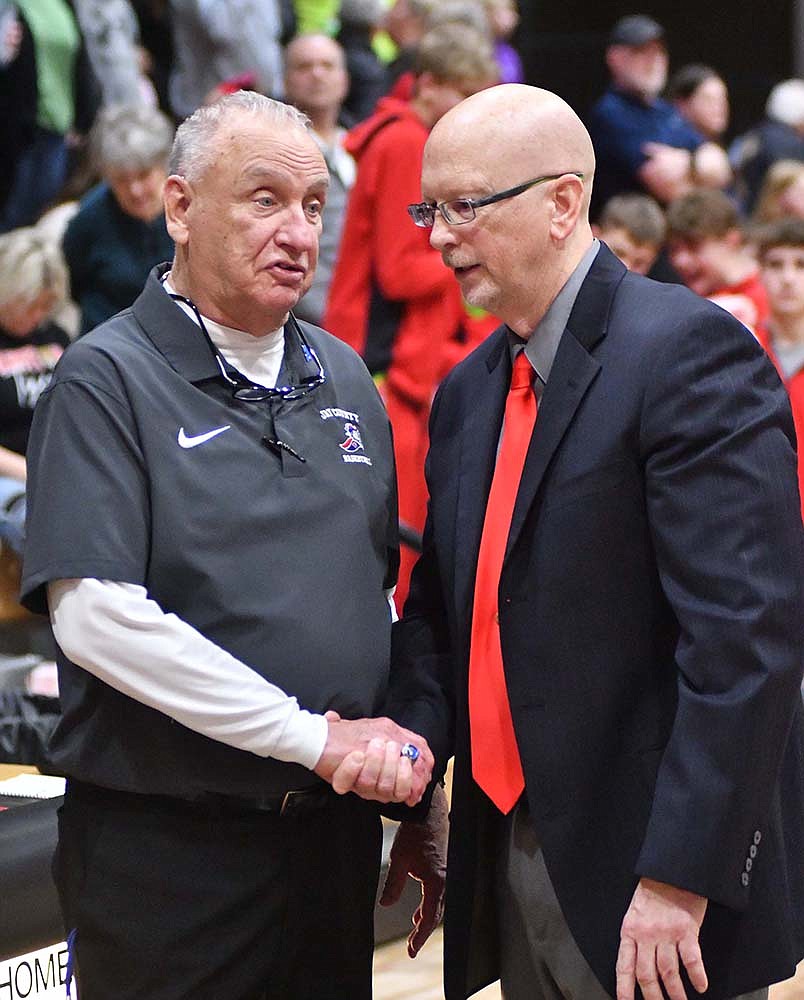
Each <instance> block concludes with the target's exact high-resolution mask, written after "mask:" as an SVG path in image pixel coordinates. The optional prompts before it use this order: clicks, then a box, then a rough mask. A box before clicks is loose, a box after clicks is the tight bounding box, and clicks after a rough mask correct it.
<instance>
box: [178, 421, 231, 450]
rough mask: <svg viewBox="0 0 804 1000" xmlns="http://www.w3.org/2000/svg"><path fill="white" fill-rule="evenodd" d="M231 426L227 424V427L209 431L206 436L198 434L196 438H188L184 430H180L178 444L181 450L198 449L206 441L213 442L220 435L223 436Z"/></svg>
mask: <svg viewBox="0 0 804 1000" xmlns="http://www.w3.org/2000/svg"><path fill="white" fill-rule="evenodd" d="M231 426H232V425H231V424H227V425H226V426H225V427H216V428H215V430H214V431H207V432H206V434H196V435H195V436H194V437H187V435H186V434H185V433H184V428H183V427H180V428H179V436H178V439H177V440H178V442H179V447H180V448H197V447H198V445H199V444H203V443H204V442H205V441H211V440H212V438H214V437H217V436H218V435H219V434H223V432H224V431H228V430H229V428H230V427H231Z"/></svg>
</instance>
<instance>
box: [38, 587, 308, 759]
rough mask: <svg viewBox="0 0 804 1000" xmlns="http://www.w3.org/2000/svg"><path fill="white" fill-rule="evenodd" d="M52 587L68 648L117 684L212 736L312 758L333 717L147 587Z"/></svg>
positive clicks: (273, 753)
mask: <svg viewBox="0 0 804 1000" xmlns="http://www.w3.org/2000/svg"><path fill="white" fill-rule="evenodd" d="M47 595H48V603H49V605H50V617H51V622H52V625H53V634H54V636H55V637H56V642H57V643H58V644H59V646H60V647H61V649H62V650H63V652H64V654H65V655H66V656H68V657H69V658H70V659H71V660H72V661H73V663H77V664H78V665H79V666H81V667H84V669H85V670H88V671H89V672H90V673H92V674H94V675H95V676H96V677H99V678H100V679H101V680H102V681H104V682H105V683H107V684H109V685H110V687H113V688H115V689H116V690H118V691H122V692H123V693H124V694H127V695H129V696H130V697H132V698H135V699H136V700H137V701H141V702H143V704H145V705H150V706H151V707H152V708H155V709H158V710H159V711H160V712H164V713H165V715H168V716H170V717H171V718H172V719H175V720H176V721H177V722H180V723H181V724H182V725H184V726H187V727H188V728H189V729H193V730H195V731H196V732H198V733H201V734H203V735H204V736H208V737H210V738H211V739H214V740H219V741H220V742H222V743H228V744H229V746H233V747H237V748H238V749H240V750H248V751H250V752H251V753H255V754H257V755H258V756H260V757H275V758H277V759H278V760H284V761H295V762H296V763H298V764H302V765H303V766H304V767H307V768H310V769H311V770H312V768H314V767H315V765H316V763H317V762H318V759H319V757H320V756H321V754H322V752H323V750H324V744H325V743H326V739H327V721H326V719H325V718H324V717H323V716H322V715H315V714H313V713H312V712H308V711H306V710H305V709H303V708H300V707H299V704H298V702H297V701H296V699H295V698H293V697H291V696H289V695H287V694H286V693H285V692H284V691H282V690H281V688H278V687H277V686H276V685H275V684H271V683H270V682H269V681H267V680H265V678H264V677H261V676H260V675H259V674H258V673H256V671H254V670H252V669H251V668H250V667H248V666H246V664H245V663H242V662H241V661H240V660H238V659H236V658H235V657H234V656H232V655H231V654H230V653H227V652H226V650H224V649H221V647H220V646H218V645H216V644H215V643H214V642H212V641H211V640H210V639H207V638H206V637H205V636H203V635H202V634H201V633H200V632H199V631H197V630H196V629H194V628H193V627H192V625H189V624H188V623H187V622H185V621H183V620H182V619H181V618H179V617H178V616H177V615H174V614H165V612H164V611H163V610H162V608H160V606H159V605H158V604H157V603H156V601H153V600H151V599H150V598H149V597H148V594H147V591H146V590H145V588H144V587H140V586H138V585H136V584H132V583H117V582H114V581H111V580H93V579H83V580H53V581H51V582H50V583H49V584H48V585H47Z"/></svg>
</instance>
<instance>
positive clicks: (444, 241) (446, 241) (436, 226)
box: [430, 212, 456, 253]
mask: <svg viewBox="0 0 804 1000" xmlns="http://www.w3.org/2000/svg"><path fill="white" fill-rule="evenodd" d="M455 242H456V240H455V231H454V229H453V227H452V226H450V225H448V224H447V223H446V222H444V220H443V218H442V217H441V213H440V212H436V214H435V221H434V222H433V228H432V229H431V230H430V246H431V247H432V248H433V249H434V250H438V251H439V252H440V253H443V252H444V250H445V249H446V248H447V247H448V246H453V245H454V244H455Z"/></svg>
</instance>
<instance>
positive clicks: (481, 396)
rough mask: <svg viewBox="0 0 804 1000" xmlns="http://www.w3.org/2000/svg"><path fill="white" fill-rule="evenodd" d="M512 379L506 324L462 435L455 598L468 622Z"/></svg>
mask: <svg viewBox="0 0 804 1000" xmlns="http://www.w3.org/2000/svg"><path fill="white" fill-rule="evenodd" d="M510 379H511V366H510V364H509V354H508V339H507V334H506V327H501V328H500V329H499V330H498V331H496V333H494V334H492V335H491V338H490V340H489V342H488V349H487V352H486V358H485V365H484V366H483V367H482V368H481V369H480V381H478V382H477V383H476V384H475V385H474V386H473V387H472V388H473V396H472V408H471V413H470V416H469V418H468V419H467V421H466V424H465V425H464V428H463V431H462V433H461V441H460V449H461V450H460V458H459V464H458V497H457V515H456V518H455V602H456V610H457V611H458V615H459V620H464V616H465V614H466V613H467V611H468V608H469V605H470V603H471V600H472V595H473V592H474V576H475V568H476V566H477V554H478V550H479V548H480V536H481V534H482V531H483V519H484V518H485V515H486V499H487V498H488V494H489V488H490V486H491V477H492V474H493V472H494V462H495V459H496V455H497V445H498V442H499V437H500V425H501V424H502V417H503V412H504V410H505V397H506V395H507V392H508V384H509V382H510Z"/></svg>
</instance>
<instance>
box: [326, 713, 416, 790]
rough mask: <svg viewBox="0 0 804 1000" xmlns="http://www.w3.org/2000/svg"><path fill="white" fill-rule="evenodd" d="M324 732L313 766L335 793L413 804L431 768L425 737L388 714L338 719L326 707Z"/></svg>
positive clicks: (338, 717)
mask: <svg viewBox="0 0 804 1000" xmlns="http://www.w3.org/2000/svg"><path fill="white" fill-rule="evenodd" d="M325 718H326V720H327V722H328V723H329V733H328V735H327V742H326V744H325V745H324V751H323V753H322V754H321V756H320V757H319V759H318V763H317V764H316V766H315V767H314V768H313V770H314V771H315V773H316V774H317V775H318V776H319V777H320V778H323V779H324V780H325V781H328V782H329V783H330V784H331V785H332V787H333V788H334V789H335V791H336V792H337V793H338V794H339V795H344V794H346V792H355V793H356V794H357V795H360V796H361V797H362V798H364V799H374V800H376V801H378V802H404V803H405V804H406V805H409V806H415V805H416V804H417V803H418V802H419V801H420V799H421V797H422V795H423V794H424V790H425V788H426V787H427V785H428V784H429V782H430V778H431V777H432V774H433V764H434V760H433V754H432V752H431V750H430V747H429V746H428V745H427V741H426V740H425V739H424V738H423V737H421V736H419V735H418V734H417V733H413V732H411V731H410V730H409V729H403V728H402V727H401V726H398V725H397V724H396V723H395V722H393V721H392V720H391V719H385V718H381V719H353V720H350V719H342V718H341V717H340V716H339V715H338V713H337V712H327V713H326V716H325Z"/></svg>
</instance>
